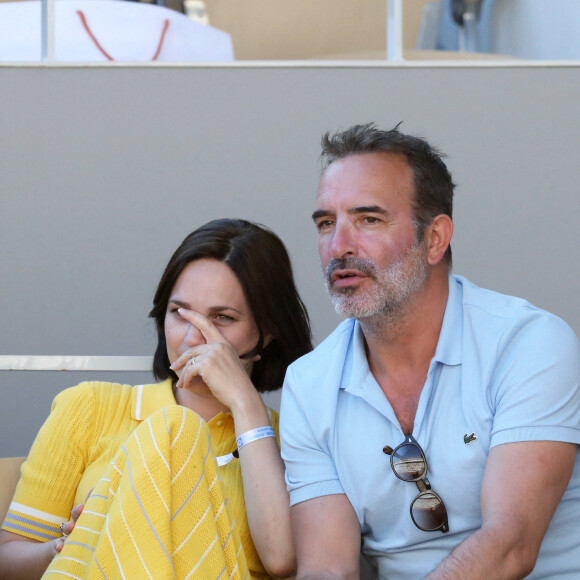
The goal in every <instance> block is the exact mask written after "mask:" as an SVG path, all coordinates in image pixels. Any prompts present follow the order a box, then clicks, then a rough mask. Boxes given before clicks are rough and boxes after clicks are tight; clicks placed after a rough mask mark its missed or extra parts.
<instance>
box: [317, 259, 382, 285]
mask: <svg viewBox="0 0 580 580" xmlns="http://www.w3.org/2000/svg"><path fill="white" fill-rule="evenodd" d="M336 270H356V271H357V272H360V273H361V274H364V275H365V276H369V277H371V278H374V277H375V272H376V265H375V263H374V262H373V261H372V260H370V259H369V258H332V260H330V262H328V264H326V268H325V269H324V278H325V280H326V281H327V282H330V278H331V276H332V274H333V273H334V272H336Z"/></svg>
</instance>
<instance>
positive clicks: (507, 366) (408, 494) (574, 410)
mask: <svg viewBox="0 0 580 580" xmlns="http://www.w3.org/2000/svg"><path fill="white" fill-rule="evenodd" d="M322 160H323V174H322V178H321V181H320V186H319V189H318V195H317V207H316V210H315V212H314V214H313V219H314V222H315V224H316V227H317V229H318V235H319V252H320V258H321V262H322V267H323V271H324V278H325V283H326V286H327V289H328V292H329V295H330V298H331V300H332V302H333V304H334V306H335V308H336V310H337V311H338V312H339V313H340V314H341V315H343V316H345V317H347V320H346V321H344V322H343V323H342V324H341V325H340V326H339V327H338V328H337V329H336V330H335V331H334V332H333V333H332V334H331V335H330V336H329V337H328V338H327V339H326V340H325V341H324V342H323V343H322V344H320V345H319V346H318V347H317V348H316V349H315V351H313V352H312V353H310V354H308V355H306V356H305V357H303V358H301V359H300V360H298V361H297V362H296V363H294V364H293V365H291V366H290V368H289V370H288V373H287V376H286V383H285V386H284V390H283V397H282V416H281V434H282V441H283V443H282V452H283V457H284V460H285V462H286V468H287V483H288V487H289V490H290V494H291V502H292V519H293V524H294V529H295V541H296V547H297V555H298V578H300V579H306V578H309V579H310V578H317V579H322V578H358V576H359V554H360V550H361V539H362V551H363V553H364V554H365V555H366V556H367V557H368V559H370V560H371V561H372V562H373V563H374V565H375V567H376V569H377V571H378V575H379V577H380V578H389V579H391V580H401V579H407V578H409V579H416V578H425V577H428V578H429V579H438V578H445V579H462V580H464V579H466V578H469V579H470V580H473V579H479V578H482V579H485V580H492V579H493V580H498V579H502V578H514V579H516V578H522V577H524V576H526V575H528V574H530V576H529V577H530V578H550V579H554V578H559V579H572V578H580V528H579V527H578V524H577V521H578V520H579V518H580V467H579V466H577V467H576V469H574V462H575V458H576V454H577V444H578V443H580V384H579V383H580V346H579V343H578V340H577V339H576V337H575V335H574V333H573V332H572V331H571V329H570V328H569V327H568V326H567V325H566V324H565V323H564V322H563V321H562V320H560V319H559V318H557V317H555V316H553V315H551V314H549V313H547V312H545V311H542V310H540V309H538V308H535V307H534V306H532V305H531V304H529V303H528V302H525V301H524V300H521V299H518V298H513V297H509V296H503V295H501V294H497V293H495V292H491V291H488V290H482V289H480V288H478V287H476V286H475V285H473V284H471V283H470V282H469V281H468V280H466V279H465V278H462V277H459V276H454V275H452V274H451V250H450V240H451V236H452V233H453V222H452V197H453V187H454V186H453V182H452V179H451V175H450V174H449V172H448V170H447V168H446V166H445V164H444V163H443V161H442V159H441V155H440V154H439V153H438V151H437V150H435V149H434V148H432V147H430V146H429V144H427V143H426V142H425V141H423V140H421V139H418V138H415V137H411V136H408V135H405V134H403V133H401V132H399V131H398V130H397V129H393V130H391V131H381V130H378V129H377V128H375V126H374V125H373V124H370V125H365V126H360V125H359V126H355V127H352V128H350V129H348V130H346V131H344V132H342V133H337V134H335V135H334V136H332V137H330V136H329V135H328V134H327V135H326V136H325V137H324V138H323V154H322ZM400 445H401V447H399V446H400Z"/></svg>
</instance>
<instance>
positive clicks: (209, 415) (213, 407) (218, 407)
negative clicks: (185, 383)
mask: <svg viewBox="0 0 580 580" xmlns="http://www.w3.org/2000/svg"><path fill="white" fill-rule="evenodd" d="M204 387H205V389H198V390H195V391H194V390H190V389H178V388H176V387H175V385H173V396H174V397H175V400H176V402H177V404H178V405H181V406H183V407H187V408H188V409H191V410H192V411H195V412H196V413H197V414H198V415H199V416H200V417H201V418H202V419H203V420H204V421H205V422H206V423H207V422H209V421H210V420H211V419H213V418H214V417H215V416H216V415H218V414H219V413H221V412H224V413H228V412H229V409H228V408H227V407H226V406H225V405H222V403H220V402H219V401H218V400H217V399H216V398H215V397H214V396H213V395H212V393H211V391H210V390H209V389H208V388H207V387H206V386H205V385H204Z"/></svg>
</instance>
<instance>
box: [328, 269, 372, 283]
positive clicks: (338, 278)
mask: <svg viewBox="0 0 580 580" xmlns="http://www.w3.org/2000/svg"><path fill="white" fill-rule="evenodd" d="M363 278H366V275H365V274H363V273H362V272H358V271H356V270H349V271H345V270H336V271H335V272H333V273H332V275H331V281H332V283H333V284H334V285H335V286H350V285H351V284H354V283H355V282H356V283H358V282H359V281H360V280H362V279H363Z"/></svg>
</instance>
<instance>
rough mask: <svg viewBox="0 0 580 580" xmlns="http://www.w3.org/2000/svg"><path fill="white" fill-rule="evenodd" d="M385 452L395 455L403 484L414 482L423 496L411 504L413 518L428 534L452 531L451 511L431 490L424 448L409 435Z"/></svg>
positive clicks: (395, 466)
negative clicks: (448, 515) (448, 519)
mask: <svg viewBox="0 0 580 580" xmlns="http://www.w3.org/2000/svg"><path fill="white" fill-rule="evenodd" d="M383 453H385V454H386V455H390V456H391V468H392V469H393V472H394V473H395V475H396V476H397V477H398V478H399V479H402V480H403V481H414V482H415V483H416V484H417V487H418V488H419V495H418V496H417V497H416V498H415V499H414V500H413V501H412V502H411V519H412V520H413V523H414V524H415V525H416V526H417V527H418V528H419V529H420V530H423V531H424V532H435V531H437V530H441V531H442V532H443V533H446V532H448V531H449V523H448V521H447V510H446V509H445V504H444V503H443V500H442V499H441V498H440V497H439V496H438V495H437V494H436V493H435V492H434V491H433V490H432V489H431V484H430V483H429V480H428V479H427V477H426V475H427V459H426V458H425V454H424V453H423V450H422V449H421V446H420V445H419V444H418V443H417V441H415V439H414V438H413V437H412V436H411V435H409V436H408V437H405V441H403V443H401V444H400V445H399V446H398V447H395V449H393V448H392V447H390V446H389V445H385V447H383Z"/></svg>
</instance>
